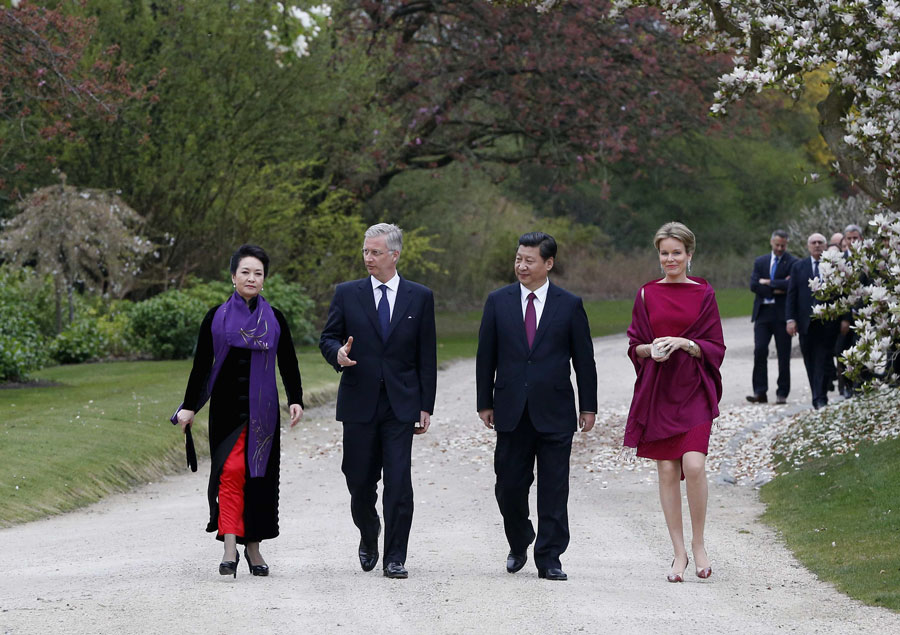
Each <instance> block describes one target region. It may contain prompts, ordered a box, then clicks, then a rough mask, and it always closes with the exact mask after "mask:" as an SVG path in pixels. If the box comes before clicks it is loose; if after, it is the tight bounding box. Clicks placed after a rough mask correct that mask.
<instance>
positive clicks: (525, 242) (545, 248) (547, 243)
mask: <svg viewBox="0 0 900 635" xmlns="http://www.w3.org/2000/svg"><path fill="white" fill-rule="evenodd" d="M519 244H520V245H522V246H523V247H540V248H541V258H542V259H543V260H548V259H550V258H556V240H555V239H554V238H553V236H551V235H550V234H545V233H544V232H529V233H527V234H522V235H521V236H519Z"/></svg>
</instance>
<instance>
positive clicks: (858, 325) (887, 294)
mask: <svg viewBox="0 0 900 635" xmlns="http://www.w3.org/2000/svg"><path fill="white" fill-rule="evenodd" d="M869 225H870V226H872V227H873V228H874V230H875V237H874V238H867V239H865V240H864V241H863V242H862V243H859V244H857V245H854V246H852V247H851V251H850V254H849V257H845V256H844V253H843V252H840V251H833V250H829V251H826V252H825V253H824V254H823V255H822V262H821V265H820V269H819V270H820V272H821V274H822V280H819V279H816V278H813V279H812V280H810V283H809V284H810V288H811V289H812V290H813V291H814V292H815V294H816V297H818V298H819V299H822V300H829V299H830V300H831V301H830V302H828V303H827V304H820V305H818V306H816V307H815V308H814V314H815V316H817V317H820V318H824V319H837V318H840V317H841V316H844V315H847V314H852V316H853V321H852V326H851V328H852V329H853V331H854V332H855V333H856V342H855V343H854V345H853V346H851V347H850V348H848V349H847V350H845V351H844V353H843V356H842V358H843V360H844V362H845V364H846V366H847V371H848V375H849V376H850V377H851V378H852V379H855V380H867V381H868V382H869V383H881V382H885V381H890V382H893V381H894V380H895V379H896V373H897V369H896V367H895V366H896V362H897V356H898V353H900V319H898V318H900V215H898V214H896V213H891V212H881V213H878V214H876V215H875V217H874V218H873V219H872V220H871V221H869ZM835 298H837V299H835Z"/></svg>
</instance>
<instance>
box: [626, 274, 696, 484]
mask: <svg viewBox="0 0 900 635" xmlns="http://www.w3.org/2000/svg"><path fill="white" fill-rule="evenodd" d="M705 289H706V287H705V285H702V284H694V283H691V282H676V283H665V282H661V283H657V284H648V285H647V286H645V287H644V303H645V305H646V306H647V313H648V315H649V317H650V326H651V328H652V329H653V335H654V337H680V336H681V334H682V333H683V332H684V331H685V329H687V328H688V327H689V326H690V325H691V324H693V323H694V321H695V320H696V319H697V317H698V316H699V315H700V306H701V302H702V300H703V294H704V292H705ZM648 343H649V342H648ZM711 431H712V421H711V420H710V421H697V422H696V425H694V426H692V427H691V429H690V430H688V431H687V432H684V433H682V434H676V435H675V436H673V437H667V438H665V439H658V440H656V441H650V442H639V443H638V446H637V455H638V456H640V457H644V458H647V459H656V460H664V461H677V460H679V459H681V457H682V456H684V453H685V452H702V453H703V454H706V453H707V452H708V450H709V435H710V432H711ZM681 478H682V479H684V475H683V474H682V477H681Z"/></svg>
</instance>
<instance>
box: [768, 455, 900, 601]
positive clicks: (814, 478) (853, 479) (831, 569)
mask: <svg viewBox="0 0 900 635" xmlns="http://www.w3.org/2000/svg"><path fill="white" fill-rule="evenodd" d="M898 456H900V439H896V438H895V439H890V440H887V441H882V442H880V443H878V444H872V443H864V444H862V445H860V446H859V447H858V448H857V450H856V451H855V452H851V453H848V454H843V455H836V456H831V457H828V458H820V459H816V460H814V461H812V462H810V463H809V464H807V465H806V466H804V467H803V468H802V469H800V470H797V471H795V472H789V473H787V474H783V475H781V476H779V477H778V478H776V479H775V480H773V481H772V482H770V483H768V484H767V485H765V486H764V487H763V488H762V490H761V492H760V497H761V499H762V500H763V502H765V503H766V506H767V509H766V512H765V514H764V515H763V520H764V521H765V522H767V523H769V524H771V525H772V526H773V527H775V528H776V529H778V531H779V532H781V534H782V536H783V537H784V540H785V542H786V543H787V545H788V547H789V548H790V549H791V551H793V552H794V554H795V555H796V556H797V558H798V559H799V560H800V562H802V563H803V564H804V565H805V566H806V567H808V568H809V569H810V570H811V571H813V572H814V573H815V574H816V575H817V576H819V577H820V578H821V579H823V580H827V581H829V582H831V583H832V584H834V585H835V586H836V587H837V588H838V589H839V590H840V591H842V592H843V593H846V594H847V595H849V596H851V597H854V598H856V599H858V600H860V601H862V602H865V603H866V604H870V605H873V606H883V607H887V608H890V609H893V610H895V611H898V610H900V507H898V505H900V471H898V470H897V457H898Z"/></svg>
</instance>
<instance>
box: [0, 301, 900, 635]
mask: <svg viewBox="0 0 900 635" xmlns="http://www.w3.org/2000/svg"><path fill="white" fill-rule="evenodd" d="M725 338H726V343H727V344H728V352H727V354H726V357H725V365H724V367H723V375H724V378H725V395H724V397H723V401H722V410H723V417H722V419H721V421H722V422H725V423H723V425H722V426H721V427H720V430H719V431H717V432H714V441H713V442H714V446H713V448H714V450H713V451H712V454H711V456H710V464H711V466H712V468H713V469H711V471H710V483H711V487H710V510H709V520H708V528H707V544H708V548H709V552H710V557H711V559H712V562H713V570H714V574H713V577H712V578H711V579H709V580H707V581H701V580H699V579H697V578H695V577H690V576H689V577H687V580H686V582H685V583H684V584H678V585H675V584H668V583H666V581H665V574H666V572H667V570H668V565H669V561H670V559H671V549H670V547H669V545H668V538H667V535H666V529H665V524H664V522H663V517H662V512H661V511H660V509H659V504H658V501H657V495H656V479H655V471H654V469H653V466H652V464H650V463H645V462H638V463H633V464H632V463H623V462H621V461H620V460H618V459H617V458H616V453H617V452H618V449H619V444H620V440H621V433H622V420H623V415H624V413H625V412H626V411H627V406H628V403H629V400H630V396H631V386H632V383H633V380H634V374H633V371H632V369H631V367H630V363H629V362H628V360H627V358H626V357H625V353H624V351H625V339H624V337H623V336H611V337H605V338H599V339H597V340H595V347H596V352H597V362H598V370H599V376H600V380H601V383H602V385H601V389H600V404H601V406H600V408H601V420H600V422H599V423H598V427H597V429H595V430H594V431H593V432H591V433H589V434H586V435H576V442H575V447H574V452H573V462H572V482H571V496H570V502H569V515H570V525H571V531H572V542H571V545H570V547H569V550H568V551H567V552H566V553H565V554H564V556H563V566H564V568H565V570H566V572H567V573H568V574H569V581H568V582H565V583H556V582H547V581H544V580H539V579H538V578H537V574H536V571H535V569H534V567H533V564H532V563H531V562H529V564H528V565H527V566H526V568H525V569H523V570H522V571H521V572H520V573H518V574H516V575H514V576H512V575H509V574H507V573H506V571H505V568H504V565H505V558H506V552H507V550H508V548H507V545H506V543H505V539H504V536H503V529H502V525H501V521H500V514H499V512H498V511H497V508H496V503H495V501H494V498H493V470H492V465H491V456H492V452H493V443H494V440H493V433H492V432H489V431H487V430H485V429H484V428H483V427H482V426H481V424H480V422H479V421H478V419H477V416H476V413H475V411H474V364H473V362H472V361H463V362H458V363H455V364H453V365H452V366H450V367H449V368H447V369H446V370H444V371H442V372H441V374H440V376H439V383H438V385H439V395H438V404H437V406H436V414H435V417H434V418H433V424H432V429H431V432H429V433H428V434H427V435H425V437H418V438H416V441H415V447H414V450H413V461H414V465H413V478H414V483H415V491H416V498H415V504H416V515H415V520H414V524H413V536H412V538H411V541H410V555H409V559H408V561H407V568H408V569H409V571H410V578H409V579H408V580H405V581H403V580H388V579H386V578H383V577H382V576H381V575H380V571H379V569H376V570H375V571H373V572H371V573H363V572H362V571H361V570H360V568H359V564H358V560H357V557H356V545H357V541H358V535H357V533H356V529H355V527H354V526H353V524H352V522H351V520H350V513H349V496H348V494H347V492H346V489H345V486H344V482H343V477H342V475H341V472H340V434H339V431H340V424H338V423H336V422H335V421H333V405H332V406H330V407H325V408H317V409H312V410H310V411H309V412H307V416H306V418H305V419H304V422H303V423H302V424H301V425H300V426H298V428H297V429H296V430H294V431H293V432H290V433H287V434H285V436H284V438H283V452H284V457H283V460H282V484H281V495H282V508H281V509H282V511H281V517H282V525H281V532H282V534H281V537H280V538H279V539H278V540H275V541H272V542H270V543H266V544H265V545H264V552H265V554H266V556H267V559H268V561H269V564H270V565H271V567H272V575H271V576H270V577H269V578H253V577H251V576H250V575H249V573H248V572H247V569H246V567H245V566H244V563H243V562H241V569H240V570H239V573H238V577H237V579H236V580H235V579H232V578H225V577H221V576H219V575H218V574H217V572H216V565H217V563H218V561H219V559H220V557H221V549H220V545H219V543H217V542H216V541H214V540H213V539H212V537H211V536H210V535H207V534H205V533H203V531H202V529H203V526H204V525H205V522H206V521H205V515H206V507H205V486H206V476H205V475H206V473H207V472H206V470H207V469H208V466H207V465H201V467H200V471H199V472H198V473H197V474H190V473H187V474H184V475H180V476H176V477H172V478H168V479H166V480H164V481H163V482H160V483H150V484H147V485H146V486H144V487H141V488H139V489H137V490H135V491H132V492H130V493H128V494H125V495H120V496H115V497H111V498H109V499H108V500H106V501H104V502H102V503H100V504H97V505H94V506H92V507H90V508H87V509H85V510H83V511H79V512H76V513H71V514H66V515H64V516H58V517H55V518H50V519H47V520H44V521H40V522H35V523H30V524H27V525H23V526H19V527H15V528H12V529H6V530H2V531H0V544H2V545H3V553H4V556H5V557H4V558H3V565H0V632H2V633H17V634H18V633H67V634H68V633H113V632H116V633H172V632H177V633H302V632H309V633H359V632H369V633H388V632H390V633H517V634H520V633H666V632H676V633H678V632H691V631H694V630H698V631H700V632H710V633H745V634H746V633H781V632H791V633H848V632H856V631H863V632H872V633H888V632H895V633H896V632H900V615H898V614H895V613H891V612H889V611H886V610H881V609H875V608H869V607H864V606H862V605H860V604H859V603H858V602H855V601H852V600H850V599H848V598H846V597H845V596H843V595H841V594H840V593H838V592H836V591H835V590H834V589H833V588H832V587H831V586H830V585H828V584H825V583H823V582H820V581H818V580H817V579H816V578H815V576H813V575H812V574H811V573H809V572H808V571H806V570H805V569H803V568H802V567H801V566H800V565H799V564H798V563H797V561H796V560H794V558H793V557H792V556H791V555H790V553H789V552H788V551H787V550H786V549H785V548H784V546H783V545H782V543H781V542H780V541H779V539H778V537H777V536H776V534H775V533H774V532H773V531H772V530H771V529H769V528H768V527H766V526H764V525H762V524H761V523H760V522H759V521H758V520H757V518H758V516H759V515H760V513H761V512H762V511H763V506H762V505H761V504H760V503H759V501H758V499H757V494H756V490H755V489H754V488H753V487H752V483H753V481H754V480H756V479H757V478H759V475H758V474H756V473H754V472H753V469H749V470H747V469H744V470H743V472H742V471H741V469H740V466H739V465H738V463H739V462H740V460H739V457H735V456H734V453H735V452H736V451H737V450H736V448H738V447H739V446H740V443H739V441H738V439H740V437H741V435H742V434H744V431H745V430H746V429H748V428H750V427H753V426H756V427H757V428H758V427H759V426H760V422H763V421H765V420H766V419H767V418H769V417H772V416H777V415H779V414H784V413H789V412H792V411H795V410H797V409H801V408H804V407H806V404H808V401H809V392H808V388H806V386H805V384H806V381H805V373H804V371H803V366H802V362H801V361H800V360H799V359H794V367H793V379H794V391H793V392H792V394H791V399H790V403H789V404H788V406H787V407H780V408H776V407H775V406H768V407H763V406H753V407H748V406H746V405H745V402H744V395H745V394H746V393H747V391H748V389H749V383H750V369H751V365H752V359H751V358H752V329H751V325H750V322H749V321H748V320H747V319H746V318H741V319H733V320H726V321H725ZM795 347H796V344H795ZM774 366H775V363H774V360H772V361H771V362H770V369H771V370H774ZM804 389H805V390H804ZM726 424H727V425H726ZM729 453H730V454H729ZM735 474H738V476H735ZM726 480H736V481H737V483H738V484H737V485H733V484H729V483H727V482H726ZM686 522H687V520H686Z"/></svg>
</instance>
